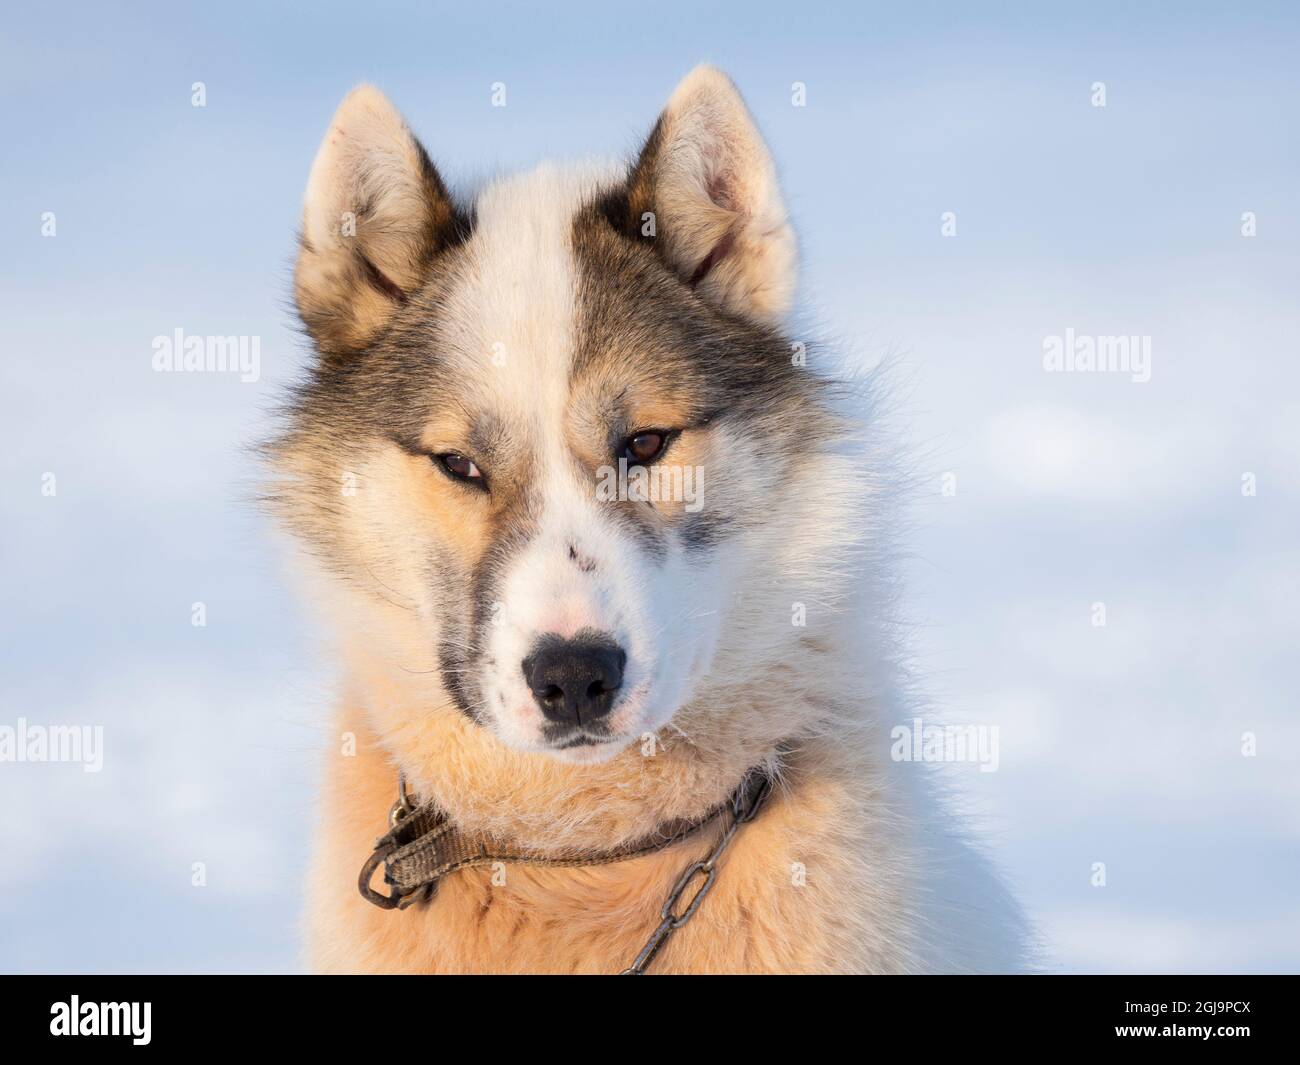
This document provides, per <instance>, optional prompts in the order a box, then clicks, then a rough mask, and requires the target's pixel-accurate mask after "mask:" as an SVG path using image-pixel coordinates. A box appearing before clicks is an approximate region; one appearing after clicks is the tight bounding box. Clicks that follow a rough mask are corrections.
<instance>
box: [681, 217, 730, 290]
mask: <svg viewBox="0 0 1300 1065" xmlns="http://www.w3.org/2000/svg"><path fill="white" fill-rule="evenodd" d="M735 243H736V234H735V232H734V231H731V230H729V231H728V232H727V233H725V234H724V235H723V237H722V239H721V240H720V241H718V243H717V244H715V245H714V246H713V250H712V251H711V252H709V254H708V255H706V256H705V257H704V260H703V261H702V262H701V263H700V265H699V266H697V267H696V268H695V273H693V274H691V280H690V281H689V282H688V283H689V284H690V286H691V288H694V287H695V286H696V285H698V284H699V283H700V282H701V281H703V280H704V279H705V278H706V277H707V276H708V274H709V271H710V270H712V269H713V268H714V267H715V266H717V265H718V263H720V262H722V260H723V259H725V258H726V257H727V253H728V252H730V251H731V248H732V245H734V244H735Z"/></svg>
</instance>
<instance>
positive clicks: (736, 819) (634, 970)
mask: <svg viewBox="0 0 1300 1065" xmlns="http://www.w3.org/2000/svg"><path fill="white" fill-rule="evenodd" d="M771 792H772V778H771V777H768V778H767V779H766V781H765V782H764V784H763V787H762V789H761V790H760V791H759V792H758V794H757V795H755V796H754V799H753V801H752V802H750V803H749V805H748V806H746V805H745V799H744V797H743V796H741V795H739V794H737V796H736V798H735V800H734V801H733V802H732V808H731V810H730V811H729V814H728V816H727V827H726V828H724V829H723V830H722V835H721V836H720V837H719V838H718V842H717V843H715V844H714V845H713V849H712V850H711V851H709V853H708V855H707V856H706V857H704V858H702V859H700V860H699V861H697V862H692V863H691V864H690V865H688V866H687V867H686V868H685V869H683V870H682V875H681V876H679V877H678V878H677V883H676V884H674V885H673V889H672V891H670V892H669V893H668V898H667V900H666V901H665V902H664V905H663V909H661V910H660V911H659V917H660V921H659V924H658V926H657V927H656V928H655V930H654V931H653V932H651V933H650V938H649V939H648V940H647V941H646V945H645V946H644V947H642V948H641V953H640V954H638V955H637V956H636V959H635V960H634V961H633V962H632V964H631V965H629V966H628V967H627V968H626V969H624V970H623V971H622V972H621V973H619V975H620V976H644V975H645V971H646V969H647V968H648V967H649V966H650V963H651V962H652V961H654V959H655V956H656V955H657V954H658V953H659V951H660V949H661V948H662V947H663V945H664V944H665V943H666V942H668V939H669V937H670V936H672V934H673V933H674V932H676V931H677V929H679V928H681V927H682V925H684V924H685V923H686V922H687V921H689V920H690V919H691V918H692V917H694V916H695V912H696V911H697V910H698V909H699V908H700V903H702V902H703V901H704V896H705V895H707V894H708V893H709V891H710V889H711V888H712V887H713V882H714V880H715V879H717V875H718V860H719V859H720V858H721V857H722V855H723V853H724V852H725V851H726V849H727V847H729V846H730V845H731V841H732V840H733V839H734V838H735V836H736V832H737V831H739V829H740V826H741V825H743V824H747V823H748V822H750V821H752V820H753V819H754V817H755V815H757V813H758V811H759V810H760V809H761V808H762V806H763V803H764V802H765V801H766V800H767V797H768V795H770V794H771ZM700 877H703V881H702V882H701V883H700V886H699V887H698V888H696V890H695V894H694V895H692V896H691V901H690V902H689V903H688V904H687V906H686V909H684V910H683V911H682V912H681V913H678V912H677V907H678V904H679V903H680V902H681V900H682V896H683V895H684V894H685V893H686V889H687V888H688V887H690V885H691V883H692V882H693V881H694V880H696V879H698V878H700Z"/></svg>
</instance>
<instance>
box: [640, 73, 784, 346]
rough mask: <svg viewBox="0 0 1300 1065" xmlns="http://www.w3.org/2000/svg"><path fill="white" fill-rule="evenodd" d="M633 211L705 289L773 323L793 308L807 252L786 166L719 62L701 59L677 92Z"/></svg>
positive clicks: (643, 235) (729, 306)
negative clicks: (791, 213) (793, 212)
mask: <svg viewBox="0 0 1300 1065" xmlns="http://www.w3.org/2000/svg"><path fill="white" fill-rule="evenodd" d="M628 214H629V218H628V219H627V225H628V232H629V233H632V234H635V235H636V236H637V237H638V239H642V240H653V241H654V244H655V247H656V249H657V250H658V252H659V254H660V255H662V256H663V258H664V260H665V262H667V264H668V265H669V266H670V267H671V268H672V269H673V270H674V271H675V272H676V273H677V275H678V276H679V277H681V278H682V280H683V281H685V282H687V283H688V284H690V285H691V286H692V287H694V288H695V289H696V290H697V291H698V292H699V294H700V295H701V296H702V297H703V298H705V299H707V300H710V301H711V302H713V303H715V304H718V305H719V306H721V307H722V308H723V309H724V310H727V311H730V312H732V313H735V314H740V315H743V316H745V317H747V318H751V319H753V320H755V321H758V322H761V323H763V324H768V325H771V324H776V323H777V322H779V321H780V319H781V318H783V317H784V315H785V314H786V312H787V311H789V309H790V305H791V303H792V302H793V300H794V290H795V283H796V271H797V263H796V260H797V254H796V247H795V238H794V231H793V230H792V229H791V228H790V224H789V222H788V221H787V219H786V213H785V204H784V203H783V202H782V200H781V191H780V189H779V188H778V186H777V180H776V168H775V167H774V166H773V164H772V157H771V155H770V154H769V152H768V150H767V145H766V144H765V143H764V142H763V138H762V136H761V135H760V134H759V132H758V129H757V127H756V126H755V125H754V120H753V118H752V117H751V116H750V113H749V109H748V108H747V107H746V106H745V101H744V100H743V99H741V96H740V93H739V91H738V90H737V89H736V86H735V85H734V84H732V81H731V79H730V78H728V77H727V75H725V74H724V73H722V71H720V70H718V69H717V68H716V67H711V66H699V67H696V68H695V69H694V70H693V71H691V73H690V74H688V75H687V76H686V77H685V78H684V79H683V80H682V82H681V84H680V85H678V86H677V89H676V90H675V91H674V92H673V94H672V96H671V98H670V99H669V100H668V106H667V107H665V108H664V111H663V114H662V115H660V116H659V121H658V123H656V125H655V128H654V131H653V132H652V133H651V134H650V137H649V139H648V140H647V141H646V144H645V147H644V148H643V149H642V151H641V156H640V158H639V159H638V161H637V163H636V165H635V167H634V168H633V170H632V176H631V179H630V181H629V184H628ZM650 215H653V220H651V218H650V217H649V216H650ZM652 221H653V224H651V222H652Z"/></svg>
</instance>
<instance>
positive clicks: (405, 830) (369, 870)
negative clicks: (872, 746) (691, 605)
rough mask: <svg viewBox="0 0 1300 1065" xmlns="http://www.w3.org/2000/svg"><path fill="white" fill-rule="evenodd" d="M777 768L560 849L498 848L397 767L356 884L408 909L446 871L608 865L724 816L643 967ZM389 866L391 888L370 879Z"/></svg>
mask: <svg viewBox="0 0 1300 1065" xmlns="http://www.w3.org/2000/svg"><path fill="white" fill-rule="evenodd" d="M772 784H773V777H772V771H771V769H770V768H769V767H768V766H767V765H760V766H755V767H754V768H752V769H750V770H749V771H748V772H746V774H745V776H744V777H743V778H742V779H741V781H740V783H739V784H738V785H737V786H736V789H735V790H734V791H733V792H732V793H731V795H730V796H728V797H727V799H726V800H725V801H724V802H722V803H719V804H718V805H717V806H715V807H713V809H711V810H709V811H708V812H707V813H705V814H704V815H703V816H702V817H698V818H677V819H675V820H672V821H668V822H665V823H664V824H661V825H659V826H658V827H657V828H656V829H655V830H654V831H653V832H651V833H650V834H649V835H647V836H642V837H641V838H639V839H635V840H632V841H631V842H629V843H626V844H623V845H622V846H619V847H614V848H611V849H610V850H603V851H586V852H572V853H559V854H537V853H528V852H522V853H510V852H509V851H508V850H501V849H498V847H497V844H496V841H495V840H494V839H493V838H492V837H490V836H487V835H485V834H482V833H476V832H465V831H463V830H461V829H459V828H457V827H456V826H455V825H454V824H453V823H452V822H451V821H450V819H449V818H448V817H447V814H446V812H445V811H444V810H443V809H442V808H441V807H439V806H438V804H437V802H436V801H433V800H430V801H428V802H425V803H422V804H419V805H416V804H415V803H414V802H413V801H412V798H411V796H410V795H409V794H408V793H407V790H406V779H405V777H404V776H401V775H399V777H398V785H397V802H395V803H394V804H393V807H392V809H391V810H390V811H389V814H388V823H389V831H388V832H387V833H385V834H384V835H383V836H381V837H380V839H379V841H378V842H377V843H376V844H375V849H374V851H373V852H372V853H371V855H370V857H369V858H367V859H366V863H365V865H363V866H362V867H361V875H360V877H359V878H358V881H357V886H358V887H359V888H360V890H361V896H362V898H364V899H365V900H366V901H367V902H371V903H374V905H376V906H378V907H380V908H381V909H385V910H393V909H399V910H404V909H406V908H407V907H408V906H412V905H415V904H417V903H423V902H428V901H429V900H431V899H432V898H433V897H434V895H435V894H436V893H437V890H438V885H439V883H440V882H441V881H442V878H443V877H445V876H447V875H448V874H450V873H454V872H455V871H456V870H458V869H472V868H477V867H479V866H485V865H493V864H495V863H497V862H512V863H520V864H526V865H541V866H557V867H562V866H585V865H607V864H609V863H611V862H621V861H626V860H627V859H629V858H637V857H640V856H641V855H645V854H653V853H654V852H655V851H661V850H664V849H665V848H667V847H671V846H673V845H674V844H677V843H681V842H682V841H683V840H686V839H689V838H691V837H692V836H695V835H697V834H698V833H700V832H702V831H703V830H704V829H706V828H708V827H709V826H711V825H715V824H720V825H721V826H722V830H721V833H720V835H719V837H718V840H717V842H716V843H715V844H714V846H713V849H712V850H711V851H710V852H709V854H708V856H707V857H705V858H704V859H702V860H700V861H696V862H692V863H691V864H690V865H689V866H687V867H686V869H684V870H683V871H682V874H681V876H680V877H678V879H677V882H676V884H675V885H674V887H673V890H672V892H671V893H670V894H669V896H668V899H667V901H666V902H665V903H664V905H663V908H662V910H661V913H660V917H661V921H660V924H659V925H658V927H657V928H656V929H655V931H654V932H653V933H652V935H651V937H650V940H649V942H647V943H646V945H645V947H644V948H643V949H642V950H641V952H640V954H638V955H637V957H636V960H635V961H633V963H632V965H631V966H629V967H628V968H627V969H625V970H624V974H625V975H640V974H641V973H643V972H644V971H645V969H646V967H647V966H648V965H649V964H650V962H651V960H653V958H654V956H655V955H656V954H657V953H658V951H659V949H660V947H662V946H663V944H664V943H665V942H666V941H667V939H668V937H669V936H671V935H672V933H673V932H675V931H676V930H677V929H678V928H680V927H681V926H682V925H684V924H685V923H686V922H687V921H688V920H690V919H691V917H693V916H694V915H695V911H696V910H697V909H698V908H699V906H700V903H701V902H703V901H704V896H705V895H706V894H707V893H708V891H709V889H710V888H711V887H712V886H713V881H714V877H715V876H716V873H717V862H718V859H719V858H721V857H722V853H723V851H725V850H726V848H727V846H728V845H729V844H730V843H731V840H732V838H733V837H734V836H735V834H736V832H737V831H738V830H739V828H740V826H741V825H744V824H746V823H747V822H749V821H752V820H753V819H754V818H755V817H756V816H757V814H758V812H759V810H760V809H761V808H762V806H763V803H764V802H765V801H766V800H767V797H768V795H770V794H771V791H772ZM380 865H383V867H384V883H386V884H388V885H389V887H390V888H391V889H392V890H391V892H390V893H389V894H387V895H385V894H382V893H381V892H379V891H376V890H375V889H374V888H372V887H371V886H370V882H371V880H372V879H373V878H374V874H375V871H376V870H377V869H378V868H379V866H380ZM696 880H698V881H699V886H698V887H697V888H696V890H695V894H694V895H692V896H691V900H690V902H689V903H688V904H687V905H686V907H685V908H684V909H683V910H682V911H681V912H680V913H679V912H678V907H679V905H680V903H681V898H682V896H683V895H684V894H685V892H686V889H687V888H688V887H689V886H690V885H691V884H692V883H693V882H695V881H696Z"/></svg>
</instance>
